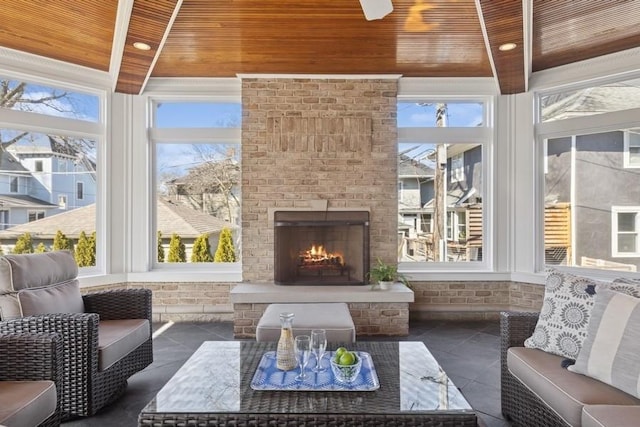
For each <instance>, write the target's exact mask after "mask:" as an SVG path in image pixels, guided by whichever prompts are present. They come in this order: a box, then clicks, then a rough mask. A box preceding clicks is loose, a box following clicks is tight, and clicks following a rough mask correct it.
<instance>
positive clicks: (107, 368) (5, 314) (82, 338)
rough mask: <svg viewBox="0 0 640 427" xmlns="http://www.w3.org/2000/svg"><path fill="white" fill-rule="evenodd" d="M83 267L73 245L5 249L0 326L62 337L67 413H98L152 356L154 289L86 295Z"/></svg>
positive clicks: (64, 414) (64, 416) (64, 407)
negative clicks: (33, 251)
mask: <svg viewBox="0 0 640 427" xmlns="http://www.w3.org/2000/svg"><path fill="white" fill-rule="evenodd" d="M77 273H78V267H77V265H76V262H75V260H74V258H73V255H72V254H71V253H70V252H68V251H57V252H49V253H43V254H25V255H6V256H3V257H0V319H1V321H0V333H24V332H28V333H52V332H54V333H58V334H60V336H61V338H62V347H63V351H64V353H63V354H64V356H63V363H62V369H63V377H62V382H61V387H60V411H61V416H62V419H63V420H66V419H71V418H75V417H83V416H90V415H93V414H95V413H96V412H97V411H99V410H100V409H101V408H103V407H104V406H106V405H107V404H109V403H111V402H113V401H114V400H115V399H117V398H118V397H119V396H120V395H121V394H122V392H124V390H125V388H126V385H127V379H128V378H129V377H130V376H131V375H133V374H134V373H136V372H138V371H140V370H142V369H144V368H145V367H146V366H148V365H149V364H150V363H151V362H152V361H153V348H152V338H151V291H150V290H148V289H126V290H112V291H102V292H95V293H90V294H86V295H81V293H80V288H79V283H78V280H77V278H76V276H77Z"/></svg>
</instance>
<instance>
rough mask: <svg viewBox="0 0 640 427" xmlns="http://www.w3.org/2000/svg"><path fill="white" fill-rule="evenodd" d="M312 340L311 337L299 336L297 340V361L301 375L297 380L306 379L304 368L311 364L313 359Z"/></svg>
mask: <svg viewBox="0 0 640 427" xmlns="http://www.w3.org/2000/svg"><path fill="white" fill-rule="evenodd" d="M310 344H311V338H310V337H309V335H298V336H297V337H296V339H295V347H294V348H295V351H296V360H297V361H298V366H300V374H299V375H298V376H296V380H298V381H304V380H305V379H306V375H305V373H304V368H305V367H306V366H307V363H309V359H310V358H311V345H310Z"/></svg>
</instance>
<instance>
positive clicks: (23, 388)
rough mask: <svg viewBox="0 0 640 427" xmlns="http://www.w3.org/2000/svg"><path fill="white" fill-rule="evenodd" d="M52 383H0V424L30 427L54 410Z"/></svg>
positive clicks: (54, 389)
mask: <svg viewBox="0 0 640 427" xmlns="http://www.w3.org/2000/svg"><path fill="white" fill-rule="evenodd" d="M56 401H57V395H56V385H55V384H54V382H53V381H0V423H2V424H4V425H7V426H11V427H32V426H36V425H38V424H40V423H42V422H43V421H44V420H46V419H47V418H49V417H50V416H51V415H53V413H54V412H55V410H56Z"/></svg>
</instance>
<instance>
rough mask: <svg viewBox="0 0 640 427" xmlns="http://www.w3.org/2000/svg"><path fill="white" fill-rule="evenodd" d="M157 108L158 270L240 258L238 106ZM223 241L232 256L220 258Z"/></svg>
mask: <svg viewBox="0 0 640 427" xmlns="http://www.w3.org/2000/svg"><path fill="white" fill-rule="evenodd" d="M153 106H154V130H153V132H152V141H153V147H154V154H153V158H154V178H155V190H154V194H155V206H154V212H155V221H154V223H155V235H156V237H157V240H156V241H157V245H156V248H155V256H154V259H155V260H156V263H155V265H156V267H158V268H160V267H162V266H164V268H167V266H168V265H169V264H172V265H175V263H209V264H208V265H209V266H210V267H211V268H214V269H215V268H219V267H222V265H221V263H224V262H238V261H240V254H241V252H240V208H241V206H240V200H241V198H240V121H241V106H240V104H239V103H238V104H232V103H216V102H186V101H185V102H159V101H156V102H154V103H153ZM176 135H177V136H176ZM190 137H193V139H190ZM175 218H179V219H180V221H176V220H175ZM228 237H230V238H228ZM219 245H229V246H231V247H232V249H233V253H234V254H235V258H234V259H224V258H219V259H215V258H214V254H215V252H216V249H217V248H218V246H219Z"/></svg>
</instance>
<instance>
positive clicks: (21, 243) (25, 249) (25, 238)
mask: <svg viewBox="0 0 640 427" xmlns="http://www.w3.org/2000/svg"><path fill="white" fill-rule="evenodd" d="M13 253H14V254H32V253H33V240H32V239H31V234H29V233H24V234H23V235H22V236H20V237H18V240H16V245H15V246H14V247H13Z"/></svg>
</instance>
